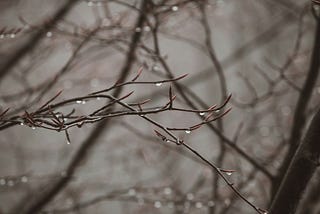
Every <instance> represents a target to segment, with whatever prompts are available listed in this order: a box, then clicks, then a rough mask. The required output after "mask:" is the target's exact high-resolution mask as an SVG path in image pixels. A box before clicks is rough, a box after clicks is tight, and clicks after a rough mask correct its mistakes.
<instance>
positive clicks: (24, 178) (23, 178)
mask: <svg viewBox="0 0 320 214" xmlns="http://www.w3.org/2000/svg"><path fill="white" fill-rule="evenodd" d="M21 182H22V183H27V182H28V177H27V176H25V175H24V176H22V177H21Z"/></svg>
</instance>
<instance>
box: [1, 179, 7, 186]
mask: <svg viewBox="0 0 320 214" xmlns="http://www.w3.org/2000/svg"><path fill="white" fill-rule="evenodd" d="M6 183H7V182H6V179H4V178H1V179H0V185H2V186H3V185H6Z"/></svg>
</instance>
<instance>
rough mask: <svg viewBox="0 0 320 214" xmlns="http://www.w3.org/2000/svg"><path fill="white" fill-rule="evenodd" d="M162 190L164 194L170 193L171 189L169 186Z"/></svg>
mask: <svg viewBox="0 0 320 214" xmlns="http://www.w3.org/2000/svg"><path fill="white" fill-rule="evenodd" d="M163 192H164V194H166V195H170V194H171V193H172V189H171V188H170V187H166V188H164V190H163Z"/></svg>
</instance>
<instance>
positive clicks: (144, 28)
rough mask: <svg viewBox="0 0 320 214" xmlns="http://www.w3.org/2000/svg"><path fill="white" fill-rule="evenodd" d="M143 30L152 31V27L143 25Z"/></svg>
mask: <svg viewBox="0 0 320 214" xmlns="http://www.w3.org/2000/svg"><path fill="white" fill-rule="evenodd" d="M143 30H144V31H145V32H150V30H151V28H150V27H149V26H144V27H143Z"/></svg>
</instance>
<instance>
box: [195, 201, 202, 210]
mask: <svg viewBox="0 0 320 214" xmlns="http://www.w3.org/2000/svg"><path fill="white" fill-rule="evenodd" d="M196 208H198V209H200V208H202V203H201V202H200V201H198V202H197V203H196Z"/></svg>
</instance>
